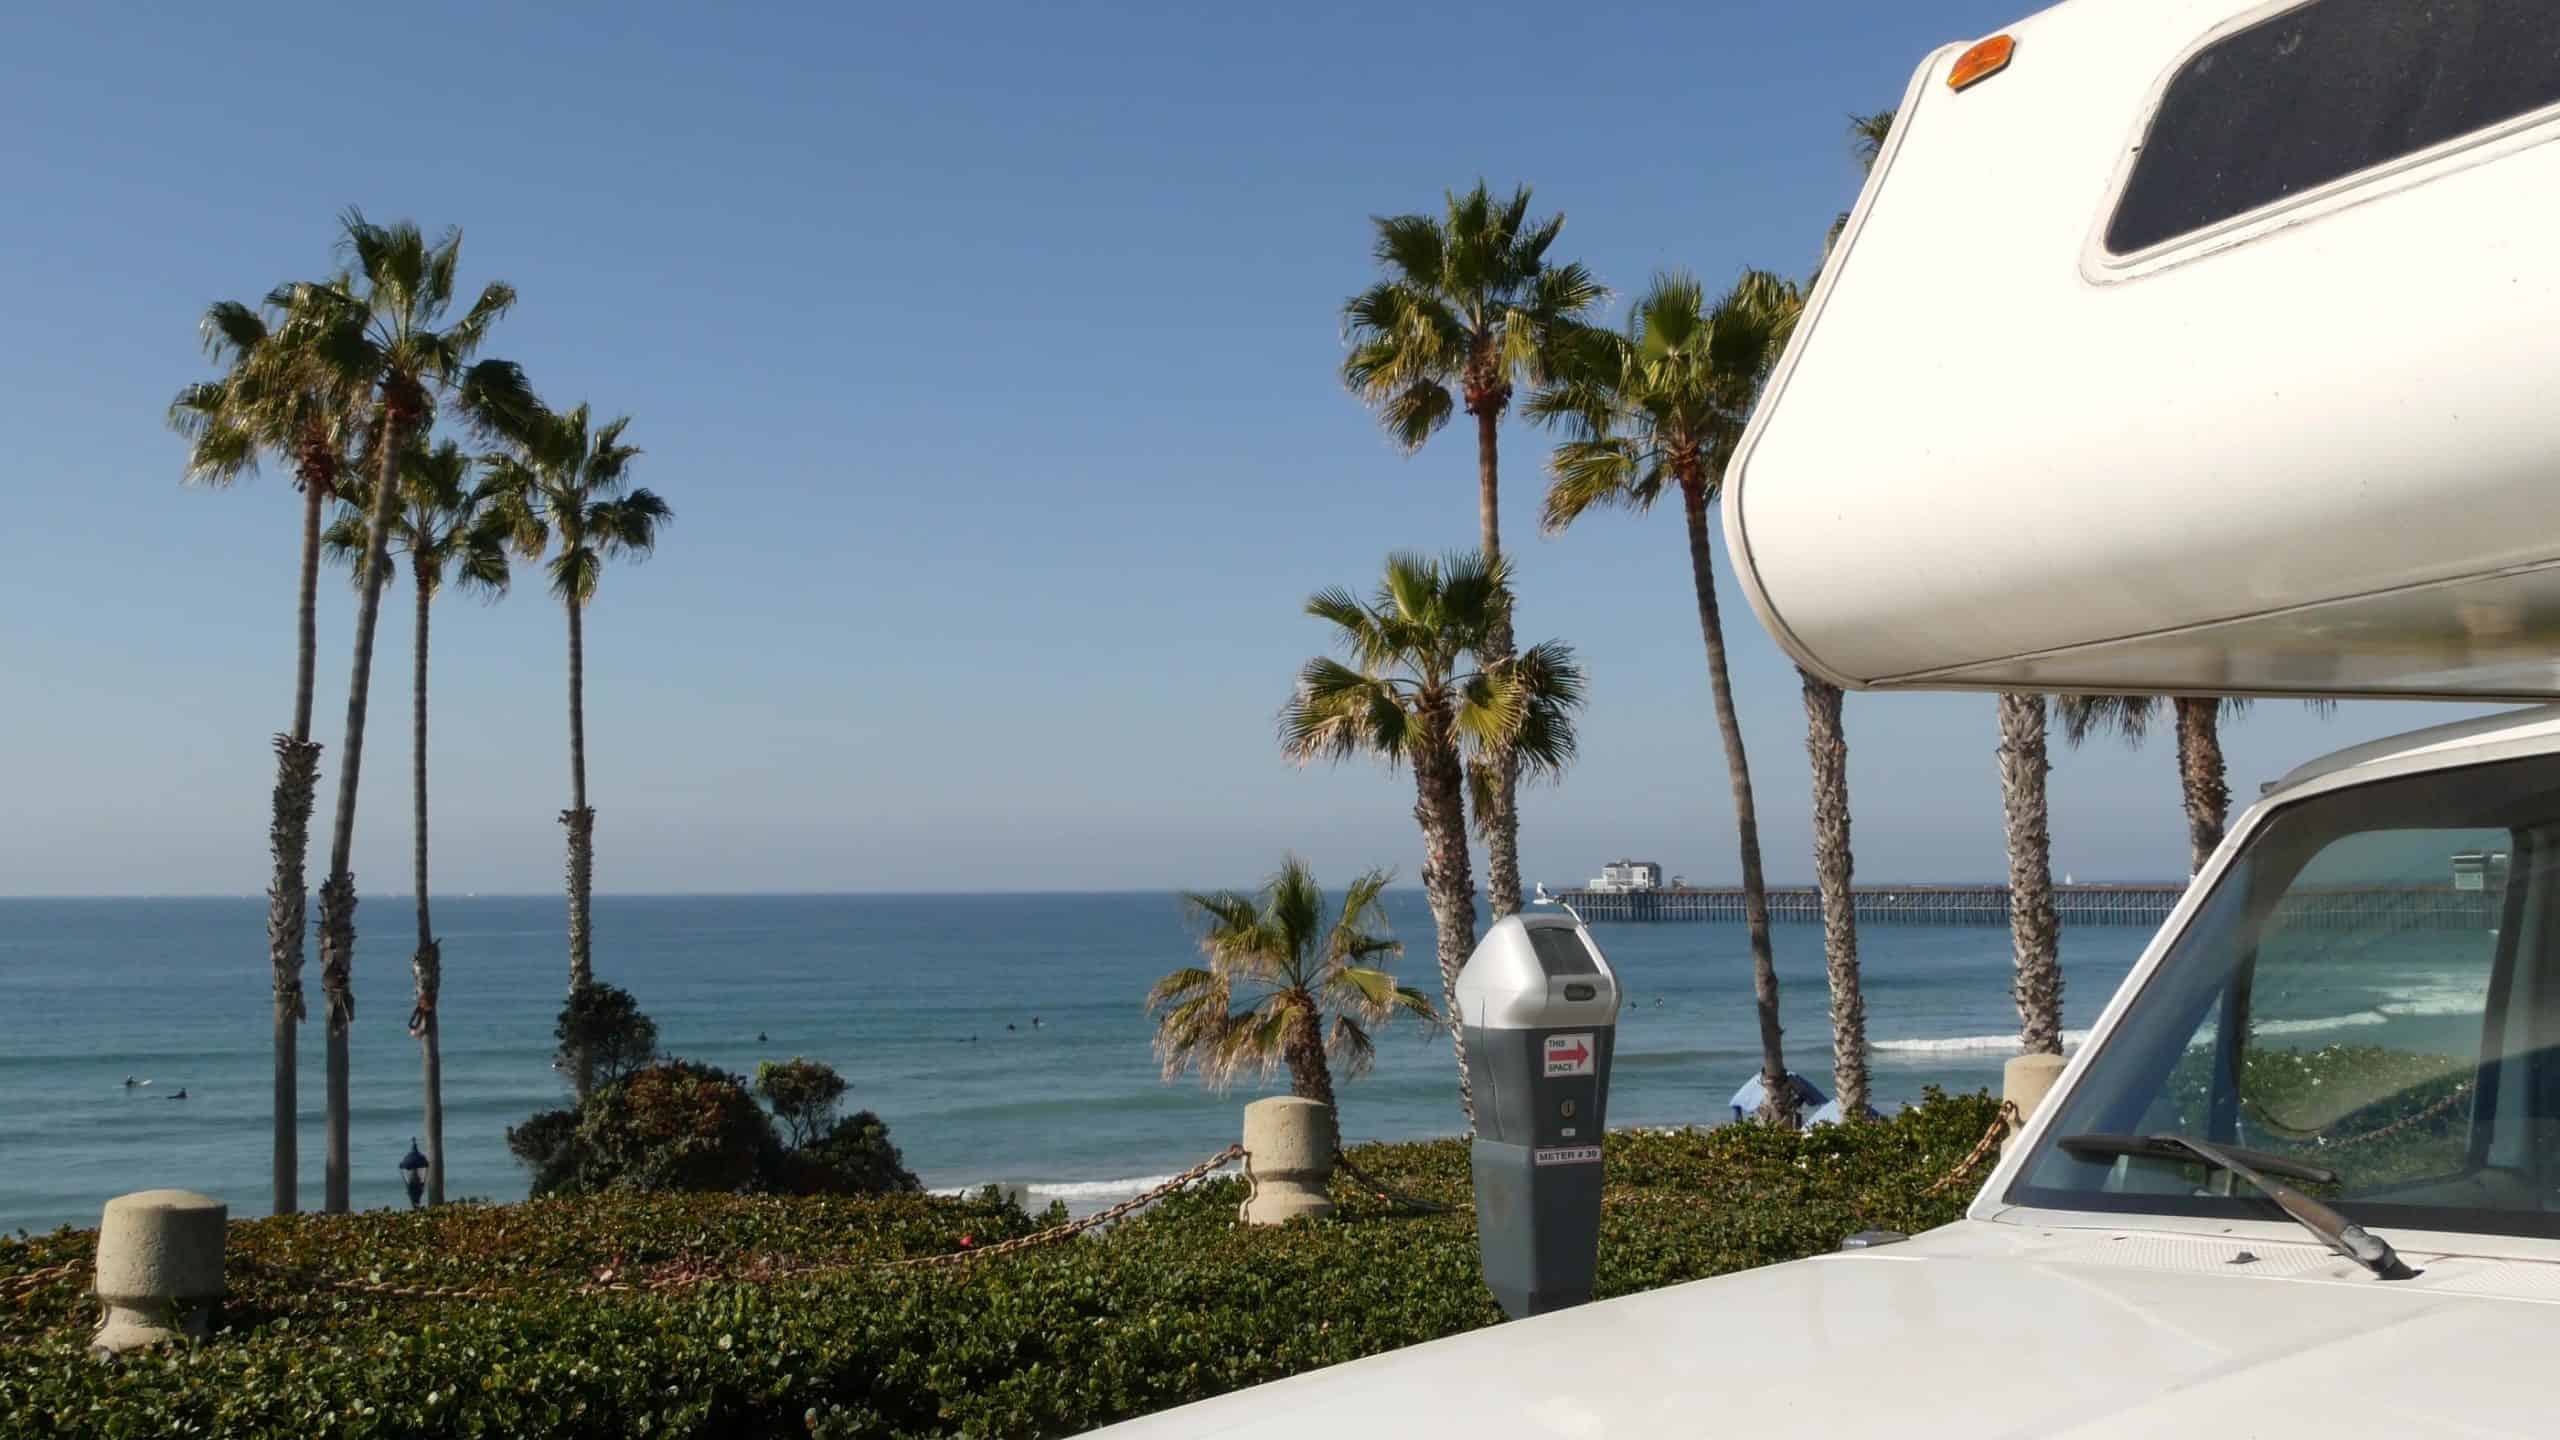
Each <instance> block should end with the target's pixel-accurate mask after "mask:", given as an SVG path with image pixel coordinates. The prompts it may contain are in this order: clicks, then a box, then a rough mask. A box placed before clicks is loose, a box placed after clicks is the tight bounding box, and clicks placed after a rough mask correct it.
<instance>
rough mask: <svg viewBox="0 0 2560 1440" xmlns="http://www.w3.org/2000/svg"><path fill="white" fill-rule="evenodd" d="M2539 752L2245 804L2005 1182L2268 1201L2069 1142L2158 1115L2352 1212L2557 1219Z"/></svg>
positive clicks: (2526, 1227)
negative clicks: (2248, 820) (2200, 900)
mask: <svg viewBox="0 0 2560 1440" xmlns="http://www.w3.org/2000/svg"><path fill="white" fill-rule="evenodd" d="M2555 867H2560V759H2553V758H2548V757H2543V758H2534V759H2526V760H2516V761H2507V762H2501V763H2498V764H2493V765H2482V766H2475V767H2471V768H2467V769H2462V770H2453V771H2438V772H2433V773H2429V774H2424V775H2416V776H2410V777H2407V778H2403V779H2398V780H2392V781H2386V782H2382V783H2377V784H2371V785H2363V786H2356V787H2352V788H2348V789H2343V790H2336V791H2331V792H2329V793H2327V794H2325V795H2318V796H2313V797H2310V798H2308V799H2304V800H2302V801H2299V802H2297V803H2295V804H2292V805H2288V806H2285V807H2284V808H2282V809H2280V810H2278V811H2277V812H2275V813H2274V814H2273V815H2271V816H2270V817H2269V818H2268V819H2267V820H2266V821H2265V822H2264V823H2263V824H2262V825H2260V826H2259V827H2258V829H2257V831H2256V832H2255V833H2254V834H2253V835H2252V836H2251V837H2250V839H2249V841H2248V844H2247V847H2246V848H2245V849H2244V850H2243V851H2242V852H2241V854H2240V856H2239V857H2238V858H2237V859H2236V860H2235V861H2234V862H2233V863H2232V864H2231V865H2230V866H2229V867H2228V868H2226V869H2225V870H2224V872H2223V873H2222V875H2221V876H2220V877H2219V878H2218V879H2217V880H2216V881H2215V883H2214V887H2213V891H2212V893H2211V894H2210V895H2209V896H2207V897H2206V899H2205V902H2204V904H2203V905H2202V906H2201V907H2200V908H2199V909H2198V911H2197V912H2196V915H2195V917H2194V919H2193V920H2192V922H2191V923H2189V925H2188V926H2187V928H2186V930H2185V931H2184V932H2183V933H2182V934H2181V935H2179V936H2178V938H2177V939H2176V941H2175V942H2174V943H2173V944H2172V946H2171V947H2170V949H2169V951H2168V953H2167V954H2166V956H2165V957H2164V958H2163V961H2162V963H2161V965H2160V967H2159V968H2158V970H2157V971H2155V972H2154V973H2153V974H2152V976H2151V977H2150V979H2149V980H2148V981H2147V982H2145V984H2144V985H2143V988H2142V990H2141V992H2140V993H2139V994H2137V995H2136V996H2135V997H2134V999H2133V1002H2132V1005H2131V1007H2130V1008H2129V1009H2128V1011H2127V1013H2126V1014H2125V1017H2124V1020H2123V1023H2122V1024H2120V1025H2119V1026H2117V1027H2116V1028H2115V1030H2114V1032H2113V1033H2112V1034H2111V1035H2110V1036H2109V1037H2108V1039H2107V1040H2106V1042H2105V1044H2104V1046H2103V1047H2102V1048H2101V1049H2100V1050H2099V1052H2098V1053H2097V1054H2096V1055H2094V1056H2092V1057H2091V1058H2090V1063H2089V1069H2088V1072H2087V1074H2086V1076H2085V1077H2084V1078H2083V1079H2082V1081H2081V1082H2080V1083H2079V1084H2078V1085H2077V1086H2076V1087H2074V1089H2073V1091H2072V1094H2071V1096H2070V1098H2069V1099H2068V1100H2067V1101H2065V1102H2063V1108H2062V1110H2061V1112H2060V1113H2059V1114H2058V1115H2057V1116H2056V1117H2055V1121H2054V1123H2053V1124H2052V1125H2051V1126H2050V1127H2048V1128H2047V1129H2046V1131H2045V1138H2044V1139H2043V1140H2042V1141H2041V1142H2039V1144H2038V1146H2037V1149H2036V1150H2035V1152H2034V1153H2033V1154H2032V1155H2030V1156H2029V1157H2028V1162H2027V1164H2026V1165H2025V1166H2024V1167H2022V1168H2021V1170H2020V1171H2019V1178H2018V1179H2017V1181H2016V1182H2015V1183H2014V1184H2013V1185H2012V1186H2011V1188H2010V1190H2009V1193H2008V1196H2007V1199H2008V1200H2009V1201H2010V1203H2012V1204H2019V1205H2033V1206H2040V1207H2047V1208H2055V1209H2070V1210H2102V1211H2123V1212H2149V1213H2155V1214H2177V1215H2194V1216H2209V1217H2224V1218H2234V1219H2238V1218H2250V1219H2256V1218H2269V1219H2272V1218H2276V1213H2275V1210H2274V1207H2273V1206H2272V1205H2271V1204H2270V1203H2269V1202H2268V1201H2267V1200H2266V1199H2264V1198H2263V1197H2262V1196H2259V1195H2257V1194H2255V1193H2254V1192H2253V1191H2252V1190H2251V1189H2250V1187H2248V1186H2246V1185H2235V1184H2233V1183H2232V1181H2231V1179H2230V1177H2229V1176H2228V1175H2226V1174H2220V1173H2214V1172H2210V1171H2208V1170H2207V1169H2206V1168H2204V1167H2202V1166H2200V1165H2189V1164H2185V1163H2182V1162H2181V1161H2179V1160H2178V1159H2176V1158H2174V1157H2168V1158H2163V1157H2162V1156H2160V1155H2156V1154H2154V1155H2146V1154H2118V1155H2108V1154H2104V1153H2093V1152H2092V1151H2090V1150H2089V1149H2087V1148H2086V1147H2084V1148H2083V1149H2082V1150H2081V1151H2080V1152H2079V1153H2074V1151H2073V1150H2071V1149H2068V1148H2065V1147H2064V1146H2063V1145H2061V1144H2060V1143H2058V1142H2059V1141H2060V1140H2061V1138H2062V1137H2066V1136H2072V1135H2083V1134H2088V1133H2091V1132H2102V1133H2112V1134H2129V1135H2157V1134H2170V1135H2183V1136H2188V1137H2191V1138H2193V1139H2197V1140H2202V1141H2206V1142H2208V1143H2211V1144H2220V1145H2225V1146H2243V1147H2247V1148H2248V1149H2249V1150H2252V1151H2256V1152H2261V1153H2263V1154H2265V1155H2269V1156H2277V1157H2289V1158H2292V1159H2294V1160H2296V1161H2298V1162H2299V1163H2300V1164H2302V1165H2305V1166H2311V1167H2316V1168H2317V1169H2318V1170H2321V1171H2327V1172H2333V1173H2334V1174H2335V1176H2336V1177H2337V1178H2336V1179H2335V1180H2334V1181H2332V1182H2328V1183H2321V1184H2307V1185H2305V1186H2303V1187H2302V1188H2303V1189H2305V1190H2306V1191H2308V1192H2310V1193H2313V1194H2316V1195H2319V1196H2321V1197H2323V1198H2326V1199H2330V1200H2335V1201H2339V1202H2341V1204H2342V1205H2344V1207H2345V1208H2347V1209H2348V1210H2349V1211H2350V1212H2351V1213H2352V1214H2353V1215H2354V1216H2355V1218H2356V1219H2358V1220H2360V1221H2363V1222H2365V1223H2366V1224H2369V1225H2372V1226H2375V1227H2377V1228H2379V1227H2383V1226H2394V1227H2399V1228H2402V1229H2410V1230H2451V1231H2466V1232H2480V1233H2504V1234H2515V1235H2532V1236H2546V1237H2550V1236H2560V958H2555V953H2554V952H2555V948H2560V947H2555V931H2554V928H2553V927H2554V925H2555V923H2560V915H2556V914H2554V913H2553V911H2552V906H2553V901H2554V893H2555V887H2554V886H2553V885H2552V883H2551V881H2552V877H2553V875H2554V873H2555Z"/></svg>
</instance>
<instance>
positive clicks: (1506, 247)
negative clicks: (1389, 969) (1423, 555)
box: [1342, 180, 1609, 919]
mask: <svg viewBox="0 0 2560 1440" xmlns="http://www.w3.org/2000/svg"><path fill="white" fill-rule="evenodd" d="M1445 198H1446V200H1447V206H1446V210H1445V213H1444V214H1443V215H1441V216H1437V217H1435V216H1431V215H1422V214H1416V215H1380V216H1373V217H1371V223H1372V224H1373V225H1374V226H1375V227H1376V228H1377V239H1376V242H1375V244H1374V246H1373V253H1374V255H1375V256H1376V259H1377V262H1378V265H1379V267H1380V268H1381V269H1382V270H1384V271H1385V272H1386V273H1385V276H1384V277H1383V278H1382V279H1380V280H1379V281H1378V282H1377V283H1376V284H1373V285H1371V286H1370V287H1369V288H1368V289H1366V290H1363V291H1361V292H1360V293H1359V294H1357V295H1355V296H1353V297H1351V299H1350V300H1349V301H1347V302H1345V303H1344V305H1343V307H1342V315H1343V329H1344V331H1345V333H1346V335H1347V337H1348V339H1349V341H1350V346H1351V349H1350V354H1349V355H1347V356H1346V357H1344V359H1343V362H1342V378H1343V382H1344V383H1345V384H1347V385H1349V386H1350V387H1351V390H1352V393H1354V394H1356V395H1358V396H1359V397H1360V398H1361V400H1362V401H1364V402H1365V403H1367V404H1368V405H1370V406H1371V407H1372V408H1374V409H1375V410H1377V412H1378V419H1379V422H1380V423H1381V424H1383V425H1385V426H1386V427H1387V433H1388V435H1390V436H1391V437H1393V439H1394V440H1395V442H1396V444H1397V445H1398V446H1399V447H1401V448H1402V449H1404V450H1405V451H1406V452H1407V453H1411V452H1412V451H1415V450H1418V449H1420V448H1422V443H1423V442H1424V441H1426V440H1428V439H1430V438H1431V436H1432V435H1433V434H1435V433H1437V432H1438V431H1439V429H1440V427H1441V426H1443V425H1446V424H1447V423H1448V422H1449V416H1450V415H1451V414H1452V413H1453V411H1454V410H1455V409H1456V406H1457V403H1458V401H1460V400H1463V401H1464V402H1465V405H1466V410H1467V413H1468V414H1469V415H1472V416H1474V417H1475V421H1476V507H1477V517H1478V523H1479V525H1480V526H1481V528H1482V532H1483V535H1482V539H1481V541H1480V542H1479V543H1480V545H1481V547H1482V549H1483V553H1484V556H1485V558H1486V559H1488V560H1500V559H1501V558H1502V517H1501V503H1500V502H1501V478H1500V477H1501V463H1500V460H1501V457H1500V440H1501V430H1502V415H1503V412H1504V411H1505V410H1507V409H1508V408H1510V405H1511V394H1512V388H1513V386H1514V385H1516V384H1519V383H1522V382H1524V381H1525V382H1528V383H1532V384H1538V383H1544V382H1545V381H1546V379H1547V378H1548V377H1549V376H1550V375H1551V374H1552V373H1553V372H1554V367H1555V363H1556V360H1557V358H1558V356H1559V355H1560V354H1561V353H1562V352H1563V351H1564V350H1565V349H1567V348H1568V347H1570V345H1571V344H1572V343H1573V339H1574V337H1575V336H1576V335H1577V334H1578V333H1579V332H1580V331H1581V330H1582V329H1583V328H1584V327H1585V324H1586V321H1585V319H1584V317H1585V316H1586V315H1587V314H1588V313H1589V312H1590V310H1591V308H1592V307H1593V306H1595V305H1598V304H1599V303H1600V302H1601V301H1602V300H1604V299H1606V298H1607V297H1608V293H1609V292H1608V291H1607V290H1605V289H1603V288H1602V287H1601V285H1600V283H1599V282H1598V281H1597V280H1594V279H1593V278H1592V277H1591V272H1590V271H1588V270H1586V269H1584V268H1583V267H1582V266H1581V265H1579V264H1575V263H1573V262H1570V261H1567V262H1560V263H1559V262H1550V261H1549V260H1548V259H1547V251H1548V249H1549V248H1550V247H1552V246H1553V245H1554V244H1555V240H1556V236H1557V234H1558V233H1559V232H1561V231H1562V230H1563V229H1564V217H1563V216H1562V215H1550V216H1548V217H1546V218H1545V219H1543V220H1535V221H1533V220H1531V219H1530V218H1529V187H1527V186H1525V185H1523V186H1521V187H1519V188H1518V189H1516V190H1514V191H1512V192H1511V198H1510V199H1509V200H1505V201H1497V200H1495V199H1494V197H1493V194H1492V192H1491V191H1489V190H1487V189H1486V188H1485V184H1484V182H1483V181H1481V180H1479V181H1477V182H1476V185H1475V188H1474V189H1472V190H1469V191H1468V192H1466V193H1465V194H1463V195H1460V194H1450V195H1448V196H1446V197H1445ZM1452 386H1455V387H1456V388H1457V391H1458V394H1457V395H1456V396H1454V397H1453V396H1452V395H1451V394H1450V388H1451V387H1452ZM1488 643H1489V649H1490V653H1492V654H1493V655H1495V656H1503V655H1508V654H1510V653H1511V650H1512V639H1511V620H1510V616H1509V615H1508V614H1507V613H1506V614H1504V615H1502V616H1500V617H1497V620H1496V628H1495V630H1494V632H1493V634H1492V636H1491V637H1490V639H1489V642H1488ZM1482 768H1483V774H1482V775H1481V777H1480V779H1479V781H1478V783H1477V786H1476V791H1477V795H1478V798H1479V801H1480V803H1479V805H1478V807H1477V818H1478V822H1479V824H1480V826H1481V828H1482V830H1483V832H1484V835H1485V848H1486V857H1485V860H1486V869H1487V870H1488V871H1489V874H1488V875H1487V877H1486V878H1487V887H1486V888H1487V893H1488V898H1489V899H1490V900H1491V901H1492V902H1493V914H1494V918H1496V919H1500V918H1501V917H1503V916H1505V915H1508V914H1510V913H1511V912H1513V911H1515V910H1517V909H1519V908H1520V816H1519V810H1518V804H1517V798H1516V797H1517V791H1518V786H1519V779H1520V766H1519V762H1518V761H1517V760H1515V759H1513V758H1512V757H1511V756H1510V755H1509V754H1508V753H1507V752H1504V751H1499V750H1497V751H1495V752H1493V753H1492V754H1490V755H1489V756H1488V757H1487V759H1486V763H1485V765H1484V766H1483V767H1482Z"/></svg>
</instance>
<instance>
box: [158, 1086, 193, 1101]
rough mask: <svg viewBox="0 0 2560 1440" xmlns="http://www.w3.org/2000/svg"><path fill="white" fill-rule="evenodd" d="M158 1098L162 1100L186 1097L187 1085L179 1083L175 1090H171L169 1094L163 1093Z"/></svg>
mask: <svg viewBox="0 0 2560 1440" xmlns="http://www.w3.org/2000/svg"><path fill="white" fill-rule="evenodd" d="M160 1098H161V1099H163V1100H184V1099H186V1098H187V1087H186V1086H184V1085H181V1086H179V1087H178V1088H177V1089H176V1090H174V1091H171V1092H170V1093H169V1094H166V1095H163V1096H161V1097H160Z"/></svg>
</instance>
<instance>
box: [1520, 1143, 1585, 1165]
mask: <svg viewBox="0 0 2560 1440" xmlns="http://www.w3.org/2000/svg"><path fill="white" fill-rule="evenodd" d="M1529 1158H1530V1159H1531V1160H1534V1161H1535V1162H1537V1163H1538V1164H1540V1165H1597V1164H1599V1163H1600V1147H1599V1146H1597V1145H1551V1146H1549V1147H1548V1148H1546V1149H1544V1150H1540V1151H1537V1152H1535V1153H1534V1154H1532V1155H1531V1156H1530V1157H1529Z"/></svg>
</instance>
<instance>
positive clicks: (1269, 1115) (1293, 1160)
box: [1236, 1095, 1333, 1225]
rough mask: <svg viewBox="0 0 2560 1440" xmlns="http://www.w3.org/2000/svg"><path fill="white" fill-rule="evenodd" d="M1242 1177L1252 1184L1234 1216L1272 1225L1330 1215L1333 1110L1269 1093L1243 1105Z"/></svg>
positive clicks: (1315, 1102) (1295, 1098)
mask: <svg viewBox="0 0 2560 1440" xmlns="http://www.w3.org/2000/svg"><path fill="white" fill-rule="evenodd" d="M1244 1150H1245V1157H1244V1163H1245V1174H1246V1175H1247V1176H1248V1177H1250V1178H1251V1180H1252V1182H1253V1189H1252V1191H1251V1192H1250V1193H1249V1194H1247V1195H1246V1196H1245V1201H1244V1205H1243V1207H1242V1208H1241V1209H1239V1210H1238V1211H1237V1212H1236V1218H1237V1219H1239V1220H1242V1221H1243V1222H1244V1223H1245V1224H1247V1225H1278V1224H1280V1223H1282V1222H1283V1221H1288V1220H1295V1219H1297V1218H1299V1217H1300V1216H1315V1217H1322V1216H1326V1215H1330V1214H1332V1213H1333V1196H1332V1195H1331V1194H1330V1193H1328V1192H1327V1191H1326V1189H1325V1186H1326V1184H1327V1183H1328V1182H1329V1181H1331V1180H1332V1179H1333V1107H1331V1106H1329V1105H1325V1104H1322V1103H1320V1102H1317V1101H1314V1100H1301V1099H1299V1098H1298V1097H1297V1096H1295V1095H1274V1096H1272V1097H1270V1098H1269V1099H1265V1100H1256V1101H1254V1102H1253V1103H1252V1104H1250V1105H1247V1106H1246V1107H1244Z"/></svg>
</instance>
